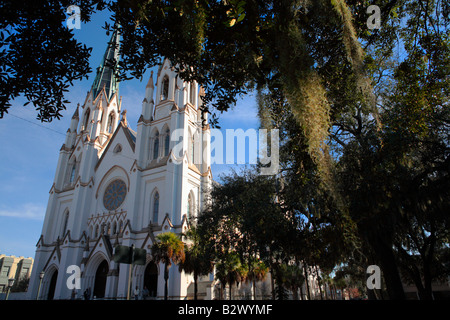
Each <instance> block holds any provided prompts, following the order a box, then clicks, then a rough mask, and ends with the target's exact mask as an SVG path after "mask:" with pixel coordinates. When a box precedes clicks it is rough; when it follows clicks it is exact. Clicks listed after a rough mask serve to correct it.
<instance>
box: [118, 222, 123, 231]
mask: <svg viewBox="0 0 450 320" xmlns="http://www.w3.org/2000/svg"><path fill="white" fill-rule="evenodd" d="M122 231H123V221H122V220H120V222H119V230H118V232H119V233H121V232H122Z"/></svg>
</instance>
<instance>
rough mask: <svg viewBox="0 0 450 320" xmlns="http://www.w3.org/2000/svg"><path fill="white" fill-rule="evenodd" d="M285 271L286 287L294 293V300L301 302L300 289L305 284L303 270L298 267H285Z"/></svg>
mask: <svg viewBox="0 0 450 320" xmlns="http://www.w3.org/2000/svg"><path fill="white" fill-rule="evenodd" d="M283 269H284V271H285V280H286V286H287V287H289V289H290V290H291V291H292V298H293V299H294V300H299V297H298V289H299V288H300V287H301V286H302V285H303V282H305V277H304V275H303V270H302V269H301V268H300V267H299V266H297V265H287V266H286V265H285V266H284V268H283Z"/></svg>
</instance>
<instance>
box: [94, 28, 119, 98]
mask: <svg viewBox="0 0 450 320" xmlns="http://www.w3.org/2000/svg"><path fill="white" fill-rule="evenodd" d="M119 49H120V34H119V32H118V30H117V28H116V27H115V28H114V31H113V34H112V36H111V40H110V41H109V42H108V47H107V48H106V51H105V55H104V56H103V60H102V62H101V63H100V66H99V67H98V68H97V75H96V76H95V80H94V83H93V84H92V94H93V96H94V99H95V98H96V97H97V95H98V94H99V93H100V91H101V90H102V89H103V87H105V92H106V96H107V97H108V99H111V97H112V96H113V94H114V93H116V92H117V91H118V90H119V82H118V81H117V72H118V70H117V68H118V64H119Z"/></svg>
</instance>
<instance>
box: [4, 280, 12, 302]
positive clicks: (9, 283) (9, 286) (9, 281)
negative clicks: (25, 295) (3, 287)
mask: <svg viewBox="0 0 450 320" xmlns="http://www.w3.org/2000/svg"><path fill="white" fill-rule="evenodd" d="M13 285H14V278H10V279H8V291H7V292H6V299H5V300H8V297H9V292H10V291H11V288H12V286H13Z"/></svg>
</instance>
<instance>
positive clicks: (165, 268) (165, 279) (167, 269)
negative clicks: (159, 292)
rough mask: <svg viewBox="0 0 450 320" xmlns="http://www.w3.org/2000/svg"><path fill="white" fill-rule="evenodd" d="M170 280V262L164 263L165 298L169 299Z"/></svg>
mask: <svg viewBox="0 0 450 320" xmlns="http://www.w3.org/2000/svg"><path fill="white" fill-rule="evenodd" d="M168 281H169V264H168V263H166V264H165V265H164V300H167V299H168V289H167V282H168Z"/></svg>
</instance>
